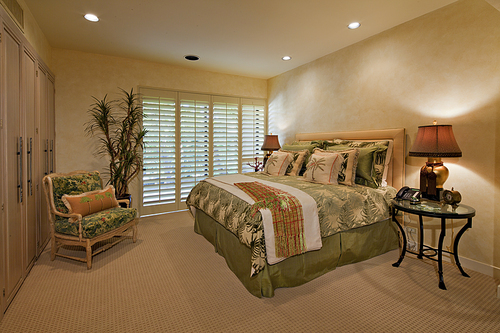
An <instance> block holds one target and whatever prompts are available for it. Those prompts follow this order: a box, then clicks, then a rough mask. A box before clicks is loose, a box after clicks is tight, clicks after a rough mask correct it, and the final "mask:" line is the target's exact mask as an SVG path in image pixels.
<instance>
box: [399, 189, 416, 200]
mask: <svg viewBox="0 0 500 333" xmlns="http://www.w3.org/2000/svg"><path fill="white" fill-rule="evenodd" d="M396 199H403V200H411V201H420V190H418V189H416V188H409V187H408V186H403V187H402V188H401V189H400V190H399V191H398V194H396Z"/></svg>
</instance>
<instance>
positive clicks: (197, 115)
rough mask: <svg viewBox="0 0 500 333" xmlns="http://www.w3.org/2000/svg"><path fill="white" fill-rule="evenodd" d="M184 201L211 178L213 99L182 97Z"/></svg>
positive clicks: (182, 178)
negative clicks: (194, 189) (200, 183)
mask: <svg viewBox="0 0 500 333" xmlns="http://www.w3.org/2000/svg"><path fill="white" fill-rule="evenodd" d="M179 95H180V96H179V99H180V122H181V123H180V133H181V137H180V168H181V178H180V193H181V196H180V199H181V201H185V200H186V198H187V196H188V195H189V192H190V191H191V189H192V188H193V187H194V186H195V185H196V184H198V182H199V181H200V180H203V179H205V178H207V177H208V176H209V171H210V165H209V163H210V161H209V158H210V153H209V144H210V142H209V140H210V138H209V134H210V128H209V126H210V109H209V104H210V96H208V95H201V94H188V93H180V94H179Z"/></svg>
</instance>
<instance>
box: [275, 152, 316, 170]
mask: <svg viewBox="0 0 500 333" xmlns="http://www.w3.org/2000/svg"><path fill="white" fill-rule="evenodd" d="M279 151H281V152H284V153H289V154H292V156H293V161H292V162H291V163H290V164H289V165H288V168H287V169H286V174H287V175H289V176H297V175H298V174H299V172H300V170H301V169H302V166H303V165H304V164H305V161H306V159H307V158H308V157H309V150H308V149H304V150H301V151H289V150H283V149H280V150H279Z"/></svg>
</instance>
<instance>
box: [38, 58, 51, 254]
mask: <svg viewBox="0 0 500 333" xmlns="http://www.w3.org/2000/svg"><path fill="white" fill-rule="evenodd" d="M37 71H38V74H37V87H38V89H37V113H38V117H39V131H38V142H37V147H36V149H37V151H38V166H39V167H38V169H37V175H36V177H37V180H38V181H39V182H40V185H39V193H40V194H41V195H40V198H39V206H40V217H41V220H40V224H39V227H38V235H39V240H40V243H39V245H40V246H41V245H43V243H44V240H45V239H46V237H48V233H49V222H48V216H49V215H48V214H49V213H48V207H47V200H46V199H45V194H44V193H43V189H42V185H41V179H42V178H43V177H44V176H45V175H48V174H49V173H50V130H49V125H48V124H49V117H48V103H47V81H48V79H47V73H46V72H45V69H44V68H43V67H41V66H38V68H37ZM38 251H39V252H40V251H41V249H40V248H39V249H38Z"/></svg>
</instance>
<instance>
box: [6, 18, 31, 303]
mask: <svg viewBox="0 0 500 333" xmlns="http://www.w3.org/2000/svg"><path fill="white" fill-rule="evenodd" d="M2 30H3V31H2V43H1V47H2V70H3V73H2V79H4V80H5V81H4V82H8V84H5V85H4V86H3V87H2V90H3V91H2V92H1V94H2V112H3V117H2V119H4V124H3V126H2V136H3V137H2V143H3V144H4V146H3V147H2V163H4V166H5V171H6V172H5V173H4V174H3V175H1V177H3V183H4V184H5V185H4V189H5V192H4V204H5V209H4V215H3V217H4V225H5V227H4V232H5V233H4V240H3V241H2V245H1V246H3V250H4V251H5V254H4V258H5V267H4V268H5V271H6V274H5V300H6V302H5V304H8V303H9V302H10V301H11V300H12V298H13V297H14V293H15V290H16V288H17V287H18V286H19V285H20V283H21V280H22V277H23V271H24V267H23V252H24V251H23V250H22V248H23V239H24V238H23V235H22V218H23V214H22V202H23V199H24V193H23V188H22V174H23V170H22V165H23V161H22V157H23V155H24V153H23V149H24V142H25V138H24V137H22V131H21V105H20V91H21V86H20V84H21V75H20V74H21V67H20V66H21V57H22V48H21V45H20V41H19V40H18V39H17V38H16V37H15V36H14V34H12V33H11V32H10V30H9V29H8V28H6V27H5V26H4V27H3V29H2Z"/></svg>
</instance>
